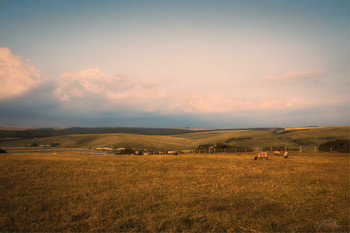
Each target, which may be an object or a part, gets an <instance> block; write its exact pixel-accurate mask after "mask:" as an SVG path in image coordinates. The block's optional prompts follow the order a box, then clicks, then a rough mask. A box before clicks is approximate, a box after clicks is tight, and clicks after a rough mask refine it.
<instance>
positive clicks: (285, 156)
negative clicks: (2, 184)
mask: <svg viewBox="0 0 350 233" xmlns="http://www.w3.org/2000/svg"><path fill="white" fill-rule="evenodd" d="M273 154H274V155H278V156H284V158H285V159H286V158H288V156H289V152H288V151H285V152H283V153H281V152H279V151H274V152H273ZM268 156H269V153H268V152H260V153H259V154H257V155H256V156H255V158H254V159H255V160H260V159H265V160H267V158H268Z"/></svg>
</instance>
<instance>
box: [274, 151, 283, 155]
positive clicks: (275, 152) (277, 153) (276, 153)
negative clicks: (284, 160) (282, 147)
mask: <svg viewBox="0 0 350 233" xmlns="http://www.w3.org/2000/svg"><path fill="white" fill-rule="evenodd" d="M273 154H274V155H279V156H281V155H282V154H281V152H279V151H274V152H273Z"/></svg>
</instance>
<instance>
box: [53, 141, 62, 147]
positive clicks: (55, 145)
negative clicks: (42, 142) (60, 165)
mask: <svg viewBox="0 0 350 233" xmlns="http://www.w3.org/2000/svg"><path fill="white" fill-rule="evenodd" d="M59 145H61V143H59V142H57V143H56V142H54V143H52V144H51V145H50V147H57V146H59Z"/></svg>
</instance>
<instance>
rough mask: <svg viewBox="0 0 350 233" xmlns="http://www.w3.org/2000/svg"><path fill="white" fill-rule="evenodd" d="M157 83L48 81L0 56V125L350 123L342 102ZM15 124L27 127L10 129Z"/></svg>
mask: <svg viewBox="0 0 350 233" xmlns="http://www.w3.org/2000/svg"><path fill="white" fill-rule="evenodd" d="M327 72H328V71H326V70H309V71H302V72H289V73H285V74H282V75H278V76H264V78H263V79H262V80H263V81H269V82H270V81H278V82H280V81H281V82H284V81H288V80H304V79H309V78H317V77H320V76H322V75H324V74H325V73H327ZM164 80H165V79H164ZM164 80H162V79H154V80H151V79H149V80H141V79H135V78H134V79H133V78H129V77H124V76H120V75H114V76H112V75H108V74H106V73H104V72H103V71H102V70H100V68H98V67H95V68H87V69H84V70H81V71H79V72H77V73H71V72H63V73H61V75H60V76H59V77H58V78H57V79H54V78H51V79H47V78H46V77H45V76H43V75H42V74H41V73H40V71H39V70H38V69H37V68H36V67H35V66H34V65H31V64H30V63H29V61H27V60H24V59H23V58H22V57H20V56H15V55H13V54H12V53H11V51H10V50H9V49H8V48H0V84H1V86H2V90H3V91H2V92H1V93H0V120H1V122H5V123H3V124H7V125H11V124H12V125H14V124H16V125H26V124H27V125H33V124H35V125H38V124H46V126H51V125H50V124H52V125H55V126H152V127H184V126H192V127H223V128H225V127H258V126H284V125H286V123H288V122H295V123H294V124H298V125H296V126H300V124H301V123H300V122H310V123H309V124H310V125H314V124H317V122H321V123H322V122H327V121H328V122H333V125H334V124H336V123H337V122H344V123H346V124H348V123H349V121H348V120H346V119H347V117H348V116H349V112H348V111H347V110H348V109H349V100H348V99H346V98H340V97H339V96H334V97H333V96H332V98H329V96H325V97H324V98H312V97H310V96H308V95H296V94H294V95H286V94H285V89H277V90H274V91H273V92H272V94H273V95H268V92H271V91H269V89H268V90H266V87H267V86H263V87H261V86H259V85H257V86H255V87H254V86H252V87H249V88H247V91H246V94H244V95H243V94H240V95H235V94H234V93H233V94H232V93H231V92H227V91H226V92H225V91H222V92H221V93H220V92H218V93H210V94H209V93H208V94H207V93H206V91H202V92H201V91H200V90H201V88H198V90H199V91H198V90H197V88H193V87H194V86H191V87H192V89H193V90H194V91H192V92H188V91H187V90H188V89H184V90H182V89H181V87H182V86H181V85H182V84H177V83H176V82H173V83H170V84H169V83H167V81H164ZM47 83H49V85H48V84H47ZM177 85H178V86H177ZM286 87H287V88H288V86H284V88H286ZM33 90H35V91H33ZM196 90H197V91H196ZM31 91H32V92H31ZM291 92H292V93H293V91H291ZM240 93H241V92H240ZM312 113H315V114H316V113H317V114H316V115H312ZM305 118H307V119H305ZM16 119H17V121H19V122H20V121H27V123H11V122H15V121H16ZM325 119H327V120H325ZM6 122H8V123H6ZM313 122H314V123H313ZM225 124H226V125H227V126H225ZM305 124H306V123H305ZM323 124H325V123H323ZM41 126H42V125H41ZM289 126H291V125H289Z"/></svg>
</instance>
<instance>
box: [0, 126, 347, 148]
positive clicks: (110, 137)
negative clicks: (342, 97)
mask: <svg viewBox="0 0 350 233" xmlns="http://www.w3.org/2000/svg"><path fill="white" fill-rule="evenodd" d="M149 131H150V130H149ZM163 131H165V130H164V129H163V130H162V131H161V130H160V131H159V132H157V130H156V129H153V131H150V132H151V133H154V134H157V135H144V134H136V133H95V134H88V133H84V134H79V133H74V134H67V135H59V136H52V137H37V138H29V139H28V138H25V139H24V138H6V137H3V138H1V139H0V148H1V147H24V146H27V145H31V144H33V143H37V144H43V145H50V144H52V143H60V144H61V145H60V147H61V148H92V149H94V148H98V147H103V146H106V147H130V148H140V149H149V150H171V149H175V150H181V149H190V148H194V147H196V146H199V145H203V144H215V143H217V142H223V143H227V144H230V145H239V146H247V147H251V148H253V149H256V148H257V147H259V148H263V147H266V146H287V147H288V148H291V149H299V146H302V147H303V149H304V150H314V148H315V146H316V147H317V146H319V145H320V144H321V143H323V142H326V141H329V140H336V139H350V127H349V126H345V127H308V128H291V129H245V130H207V131H195V130H193V131H190V130H187V131H186V133H182V134H180V133H176V134H173V135H159V134H160V133H161V132H163ZM77 132H79V131H77ZM147 132H148V131H147ZM170 132H171V131H170ZM180 132H181V131H180ZM168 133H169V132H168ZM23 134H24V133H23Z"/></svg>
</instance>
